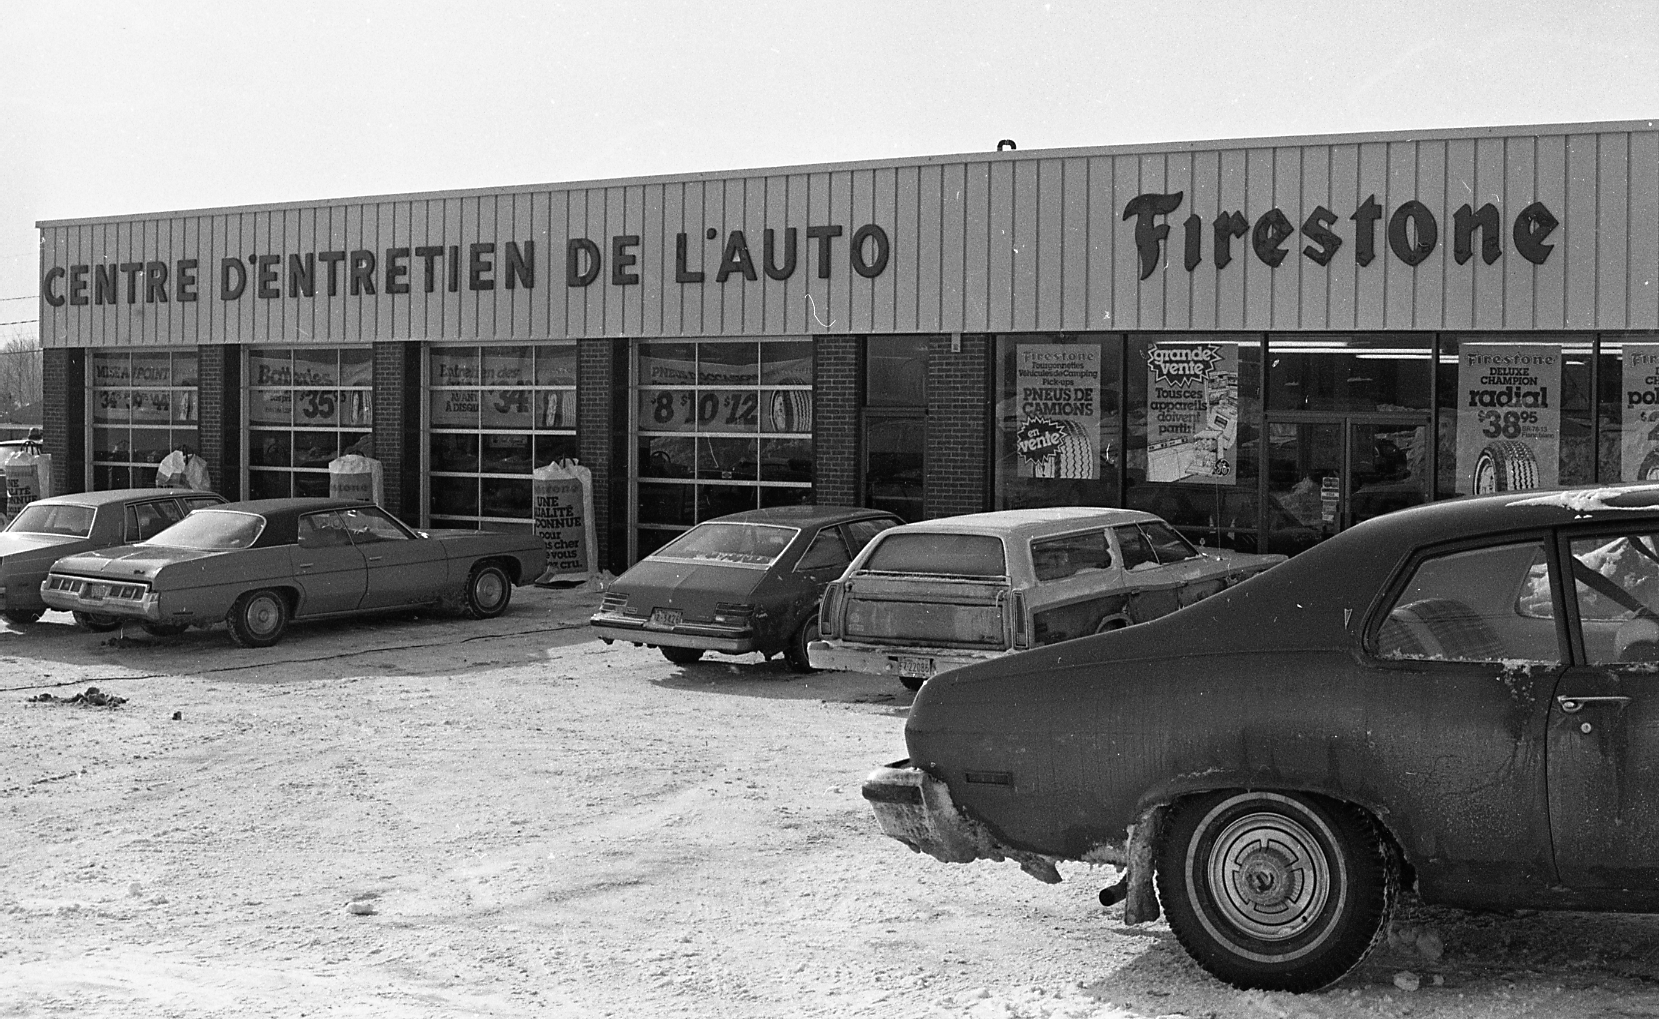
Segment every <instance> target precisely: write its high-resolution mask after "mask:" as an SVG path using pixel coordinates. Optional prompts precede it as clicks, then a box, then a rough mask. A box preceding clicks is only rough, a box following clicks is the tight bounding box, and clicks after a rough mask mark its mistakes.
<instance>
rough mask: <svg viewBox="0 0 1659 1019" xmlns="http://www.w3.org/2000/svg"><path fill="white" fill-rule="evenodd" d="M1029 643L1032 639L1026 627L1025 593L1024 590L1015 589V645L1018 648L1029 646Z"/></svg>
mask: <svg viewBox="0 0 1659 1019" xmlns="http://www.w3.org/2000/svg"><path fill="white" fill-rule="evenodd" d="M1029 644H1030V639H1029V638H1028V637H1027V636H1026V627H1025V593H1024V592H1023V591H1015V592H1014V646H1015V647H1017V648H1023V647H1026V646H1028V645H1029Z"/></svg>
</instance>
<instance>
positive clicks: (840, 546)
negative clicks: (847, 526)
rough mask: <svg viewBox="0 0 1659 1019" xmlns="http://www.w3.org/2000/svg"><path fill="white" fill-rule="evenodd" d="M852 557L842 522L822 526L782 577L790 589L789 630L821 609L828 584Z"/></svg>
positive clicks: (844, 570) (792, 630) (843, 571)
mask: <svg viewBox="0 0 1659 1019" xmlns="http://www.w3.org/2000/svg"><path fill="white" fill-rule="evenodd" d="M852 561H853V557H852V551H851V549H849V548H848V547H847V538H846V535H845V534H844V533H843V532H842V530H841V527H840V526H839V525H837V524H829V525H827V526H825V527H821V528H819V529H818V533H817V534H815V535H813V536H812V541H811V543H809V544H808V545H807V547H806V551H805V552H802V553H801V558H800V560H799V561H798V562H796V564H795V568H794V569H793V570H792V571H790V572H789V574H788V575H786V576H784V577H781V578H780V581H781V583H783V584H784V585H786V586H787V587H788V589H789V591H788V605H789V615H788V623H787V627H788V632H789V633H794V632H795V627H797V626H799V625H800V624H801V620H802V619H805V618H806V617H807V616H808V615H809V614H816V613H817V611H818V600H819V599H820V598H821V597H823V594H824V585H825V584H828V583H829V582H830V581H832V580H835V579H836V578H838V577H840V576H841V574H842V573H845V572H846V570H847V564H848V563H850V562H852Z"/></svg>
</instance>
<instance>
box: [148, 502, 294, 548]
mask: <svg viewBox="0 0 1659 1019" xmlns="http://www.w3.org/2000/svg"><path fill="white" fill-rule="evenodd" d="M264 532H265V518H264V517H262V516H260V515H259V514H257V513H244V512H242V511H240V510H228V509H201V510H197V511H196V512H194V513H192V514H190V515H189V516H187V517H185V518H184V519H183V520H180V521H179V522H178V523H176V524H174V525H173V526H172V527H169V528H167V529H166V530H164V531H162V532H161V533H160V534H157V535H156V536H155V537H154V538H151V539H149V540H148V541H146V542H144V544H146V545H165V546H167V547H169V548H195V549H202V550H204V551H213V552H220V551H229V550H230V549H236V548H252V547H253V543H254V542H256V541H258V540H259V536H260V535H261V534H263V533H264Z"/></svg>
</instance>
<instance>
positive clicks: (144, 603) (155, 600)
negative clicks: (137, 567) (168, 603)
mask: <svg viewBox="0 0 1659 1019" xmlns="http://www.w3.org/2000/svg"><path fill="white" fill-rule="evenodd" d="M81 579H83V580H84V579H85V578H81ZM50 584H51V580H50V579H48V580H47V581H45V582H44V583H42V584H41V585H40V600H41V601H43V602H45V603H46V604H47V605H50V606H51V607H52V608H54V609H63V610H64V611H66V612H92V613H95V614H97V615H102V616H124V617H127V618H130V619H148V620H150V621H151V622H160V621H161V597H160V596H159V595H157V594H156V593H155V592H154V591H147V592H145V594H144V596H143V597H142V598H140V599H138V600H137V601H132V600H130V599H126V598H120V599H113V600H112V599H108V598H88V597H86V596H85V595H82V594H79V593H70V592H68V591H53V590H51V589H50V588H49V585H50Z"/></svg>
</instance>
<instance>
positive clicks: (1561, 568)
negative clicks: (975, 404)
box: [864, 486, 1659, 991]
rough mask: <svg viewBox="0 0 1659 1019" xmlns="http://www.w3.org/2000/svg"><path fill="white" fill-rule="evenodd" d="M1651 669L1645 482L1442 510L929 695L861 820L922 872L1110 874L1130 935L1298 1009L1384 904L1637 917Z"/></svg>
mask: <svg viewBox="0 0 1659 1019" xmlns="http://www.w3.org/2000/svg"><path fill="white" fill-rule="evenodd" d="M1656 661H1659V486H1640V487H1630V488H1611V489H1602V490H1577V491H1560V492H1545V493H1538V492H1531V493H1509V494H1504V495H1496V496H1489V497H1479V498H1471V499H1460V500H1452V501H1448V502H1443V503H1436V504H1433V505H1429V506H1422V507H1416V508H1411V509H1405V510H1401V511H1400V512H1397V513H1391V514H1388V515H1386V516H1383V517H1378V518H1376V519H1374V520H1369V521H1366V522H1364V523H1362V524H1359V525H1358V526H1356V527H1354V528H1352V529H1350V530H1347V531H1344V532H1343V533H1341V534H1338V535H1336V536H1335V537H1333V538H1331V539H1330V540H1329V541H1326V542H1324V543H1323V544H1321V545H1319V546H1317V547H1315V548H1313V549H1310V550H1309V551H1307V552H1304V553H1302V554H1301V555H1299V556H1297V557H1296V558H1294V559H1292V560H1290V561H1289V562H1288V563H1286V564H1284V565H1283V566H1278V567H1275V568H1274V569H1272V570H1270V571H1268V572H1267V573H1266V574H1265V575H1263V576H1261V577H1259V578H1257V579H1255V580H1252V581H1251V582H1250V583H1248V584H1245V585H1242V586H1240V587H1237V588H1234V589H1232V590H1229V591H1224V592H1222V593H1220V594H1218V595H1216V596H1214V597H1212V598H1208V599H1206V600H1204V601H1202V602H1199V603H1198V604H1196V605H1193V606H1190V607H1188V608H1186V609H1182V610H1181V611H1179V612H1176V613H1173V614H1171V615H1168V616H1165V617H1163V618H1161V619H1157V620H1154V621H1152V622H1149V623H1147V624H1145V625H1143V626H1136V627H1131V628H1129V629H1126V630H1122V631H1119V632H1116V633H1107V634H1102V635H1100V636H1097V637H1091V638H1088V639H1085V640H1080V641H1075V642H1072V643H1069V644H1063V645H1060V646H1058V647H1053V648H1041V649H1037V650H1033V651H1030V652H1027V653H1025V654H1022V655H1017V656H1013V657H1009V658H1006V659H1003V660H1000V661H995V662H987V663H983V664H980V665H975V666H972V667H969V668H964V669H958V670H956V671H953V672H949V673H946V674H944V675H941V676H938V677H936V678H935V679H933V680H931V681H929V682H928V683H927V684H926V685H925V686H924V687H922V690H921V692H920V694H918V695H917V697H916V701H915V704H914V706H913V707H912V708H911V712H910V718H909V721H908V723H907V724H906V727H905V742H906V744H907V746H908V749H909V753H910V756H909V759H908V760H906V761H900V762H898V763H896V764H893V765H890V766H888V767H885V768H879V769H877V770H876V771H875V772H873V773H872V774H871V776H870V777H869V778H868V779H867V780H866V782H865V785H864V796H865V798H866V799H868V800H869V801H870V802H871V803H872V805H873V806H874V809H875V813H876V816H877V818H878V819H879V821H880V824H881V827H882V828H883V830H884V831H886V832H887V834H889V835H891V836H893V837H894V838H897V839H899V840H900V841H902V842H904V843H906V844H907V845H909V846H910V847H911V848H912V849H915V850H919V851H924V852H927V853H930V854H932V855H933V856H935V857H937V858H939V859H941V860H947V861H955V862H966V861H970V860H975V859H992V860H1002V859H1013V860H1017V861H1019V863H1020V864H1021V866H1022V867H1023V868H1024V869H1025V870H1026V871H1027V872H1029V873H1031V874H1033V875H1035V876H1037V877H1039V878H1040V879H1042V880H1045V881H1058V880H1059V874H1058V872H1057V871H1056V868H1055V866H1054V864H1055V862H1056V861H1059V860H1088V861H1091V862H1111V863H1116V864H1119V865H1123V866H1126V867H1127V875H1126V877H1125V880H1124V881H1123V882H1122V884H1121V887H1118V888H1115V889H1108V890H1107V891H1106V892H1103V893H1102V901H1103V902H1111V901H1114V900H1116V899H1117V898H1118V897H1119V896H1121V895H1126V896H1127V903H1126V906H1125V914H1124V916H1125V920H1126V921H1127V922H1130V923H1138V922H1143V921H1146V920H1149V919H1153V918H1156V917H1157V916H1158V914H1159V903H1160V902H1161V903H1162V909H1163V910H1164V911H1165V912H1167V913H1168V916H1169V923H1170V927H1171V929H1172V930H1173V931H1174V932H1175V934H1176V936H1177V938H1178V939H1179V940H1180V942H1181V944H1182V945H1183V946H1184V947H1185V948H1186V949H1187V951H1188V952H1189V953H1191V955H1192V956H1193V957H1194V958H1195V959H1196V960H1197V961H1198V962H1199V963H1200V964H1201V965H1202V966H1204V967H1205V968H1206V969H1208V970H1209V971H1210V972H1211V973H1213V974H1215V975H1216V976H1218V977H1220V978H1222V979H1223V980H1226V981H1228V982H1230V983H1232V984H1235V985H1237V986H1239V987H1251V988H1265V989H1275V990H1289V991H1307V990H1313V989H1316V988H1319V987H1322V986H1325V985H1328V984H1330V983H1332V982H1334V981H1336V980H1337V979H1339V978H1340V977H1341V976H1342V975H1343V974H1344V973H1346V972H1348V971H1349V970H1350V969H1351V968H1352V967H1354V966H1355V965H1357V964H1358V963H1359V962H1360V960H1361V959H1362V958H1363V957H1364V956H1365V955H1366V953H1367V952H1368V951H1369V949H1370V948H1371V947H1372V945H1373V944H1374V942H1376V941H1377V940H1378V939H1379V932H1381V931H1382V930H1384V929H1385V925H1386V924H1387V922H1388V918H1389V913H1390V910H1391V909H1392V907H1393V904H1394V902H1395V899H1396V895H1397V893H1398V891H1399V889H1400V888H1401V887H1402V886H1404V887H1407V888H1410V889H1411V890H1413V891H1415V892H1416V893H1417V894H1418V895H1419V896H1420V897H1421V898H1422V900H1423V901H1425V902H1428V903H1438V904H1443V905H1448V906H1460V907H1468V908H1484V909H1515V908H1528V909H1573V910H1622V911H1627V912H1659V784H1656V783H1655V781H1654V768H1655V762H1656V761H1659V683H1656V682H1655V669H1656V668H1659V666H1656V664H1655V663H1656ZM1154 882H1155V884H1156V895H1154V894H1153V888H1154Z"/></svg>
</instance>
